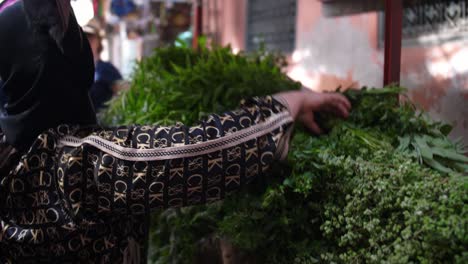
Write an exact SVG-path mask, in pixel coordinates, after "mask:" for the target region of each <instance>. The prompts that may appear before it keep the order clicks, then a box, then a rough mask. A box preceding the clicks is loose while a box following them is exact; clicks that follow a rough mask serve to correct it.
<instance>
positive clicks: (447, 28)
mask: <svg viewBox="0 0 468 264" xmlns="http://www.w3.org/2000/svg"><path fill="white" fill-rule="evenodd" d="M413 2H414V4H413V5H411V6H409V7H405V9H404V11H403V45H405V46H409V45H415V44H418V45H421V44H422V45H434V44H440V43H441V42H447V41H452V40H461V39H468V0H452V1H435V0H419V1H413ZM379 29H380V30H379V40H380V44H381V46H383V41H384V36H385V17H384V15H383V13H382V15H380V18H379Z"/></svg>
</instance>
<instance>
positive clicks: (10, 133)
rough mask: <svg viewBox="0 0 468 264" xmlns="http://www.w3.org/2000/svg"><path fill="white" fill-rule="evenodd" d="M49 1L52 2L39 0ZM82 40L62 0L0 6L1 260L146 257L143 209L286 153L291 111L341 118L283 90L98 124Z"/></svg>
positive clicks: (176, 200) (337, 103)
mask: <svg viewBox="0 0 468 264" xmlns="http://www.w3.org/2000/svg"><path fill="white" fill-rule="evenodd" d="M49 4H51V5H50V6H47V5H49ZM93 75H94V63H93V56H92V52H91V50H90V47H89V44H88V42H87V41H86V39H85V36H84V34H83V32H82V30H81V29H80V27H79V26H78V24H77V23H76V19H75V17H74V15H73V12H72V11H71V10H70V8H69V3H68V2H67V1H63V0H57V1H56V2H55V1H47V2H45V1H43V0H40V1H39V0H24V1H18V2H17V3H15V4H13V5H12V6H10V7H8V8H6V9H5V10H3V12H2V13H0V77H1V79H2V80H4V82H5V83H4V87H3V90H4V92H5V94H6V98H7V103H6V104H5V105H4V107H3V110H2V114H1V117H0V127H1V131H2V132H1V133H0V134H1V135H0V136H1V138H3V139H2V141H1V143H0V263H145V262H146V253H147V241H148V227H149V221H148V220H149V215H150V212H152V211H154V210H158V209H161V208H168V207H181V206H190V205H196V204H204V203H209V202H214V201H217V200H220V199H223V198H224V197H225V196H226V195H227V194H228V193H231V192H233V191H236V190H238V189H240V188H241V187H242V186H244V185H245V184H247V183H249V182H251V181H252V180H253V179H254V178H256V177H259V176H262V175H264V174H268V169H269V167H270V165H271V164H272V163H273V162H274V161H275V160H278V159H281V158H284V157H285V155H286V153H287V146H288V140H289V135H290V132H291V130H292V126H293V122H294V120H297V119H300V120H301V121H302V122H303V123H304V125H306V126H307V127H308V128H310V129H311V131H312V132H314V133H317V134H319V133H321V130H320V128H319V127H318V126H317V124H316V123H315V121H314V112H317V111H329V112H332V113H336V114H337V115H339V116H341V117H347V115H348V112H349V110H350V107H351V106H350V104H349V102H348V101H347V100H346V99H345V98H344V97H342V96H341V95H338V94H317V93H312V92H306V91H300V92H287V93H282V94H277V95H274V96H269V97H264V98H254V99H251V100H249V101H247V102H245V103H244V104H243V105H242V106H241V107H240V108H239V109H238V110H235V111H230V112H227V113H225V114H221V115H210V116H209V117H208V118H207V119H206V120H203V121H201V122H200V124H199V125H197V126H194V127H185V126H182V125H179V126H174V127H162V126H125V127H118V128H109V129H106V128H100V127H97V126H96V119H95V113H94V111H93V108H92V106H91V103H90V100H89V96H88V89H89V87H91V85H92V83H93Z"/></svg>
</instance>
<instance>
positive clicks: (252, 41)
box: [246, 0, 297, 52]
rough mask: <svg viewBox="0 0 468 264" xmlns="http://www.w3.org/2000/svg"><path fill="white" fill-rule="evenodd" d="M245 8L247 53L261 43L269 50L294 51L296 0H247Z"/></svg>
mask: <svg viewBox="0 0 468 264" xmlns="http://www.w3.org/2000/svg"><path fill="white" fill-rule="evenodd" d="M247 8H248V10H247V12H248V13H247V38H246V40H247V43H246V47H247V50H248V51H252V50H255V49H258V48H259V47H260V45H261V44H262V43H264V44H265V46H266V48H267V49H269V50H277V51H282V52H293V51H294V48H295V39H296V12H297V11H296V8H297V0H274V1H273V0H249V1H248V4H247Z"/></svg>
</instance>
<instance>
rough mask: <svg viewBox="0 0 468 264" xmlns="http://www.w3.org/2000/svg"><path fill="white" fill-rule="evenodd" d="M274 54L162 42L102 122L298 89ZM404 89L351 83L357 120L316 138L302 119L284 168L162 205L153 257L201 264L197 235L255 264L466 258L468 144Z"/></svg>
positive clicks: (178, 115)
mask: <svg viewBox="0 0 468 264" xmlns="http://www.w3.org/2000/svg"><path fill="white" fill-rule="evenodd" d="M278 61H282V60H278V56H275V55H272V54H268V53H265V52H258V53H255V54H253V55H233V54H232V53H231V52H230V50H229V49H228V48H220V47H214V48H213V49H211V50H208V49H202V50H200V51H193V50H190V49H186V48H165V49H160V50H157V51H156V53H155V55H154V56H153V57H151V58H148V59H145V60H144V61H143V62H141V63H140V64H139V66H138V68H137V71H136V73H135V75H134V78H133V85H132V88H131V89H130V90H129V91H128V92H126V93H124V94H122V95H121V96H120V97H119V98H117V99H116V100H114V101H113V102H112V104H111V106H110V108H109V110H108V112H107V113H106V114H105V120H106V121H107V122H110V123H112V124H128V123H158V122H163V123H166V124H170V123H173V122H175V121H183V122H185V123H187V124H193V123H194V122H196V120H198V119H199V118H200V117H201V116H203V115H205V113H210V112H220V111H223V110H227V109H229V108H234V107H235V106H236V105H237V104H238V102H239V101H240V99H242V98H245V97H250V96H254V95H265V94H272V93H276V92H279V91H282V90H290V89H297V88H298V86H299V85H298V84H297V83H295V82H293V81H291V80H289V79H288V78H287V77H286V76H285V75H284V74H282V72H281V69H280V67H278V66H277V63H278ZM403 93H404V89H402V88H399V87H386V88H381V89H367V88H364V89H362V90H349V91H346V92H345V95H346V96H347V97H348V98H349V99H350V100H351V101H352V103H353V111H352V113H351V116H350V118H349V119H348V120H346V121H342V120H337V119H334V118H332V117H328V116H323V115H322V116H320V119H321V123H322V126H324V127H326V128H327V129H328V130H329V133H328V134H327V135H325V136H321V137H312V136H310V135H308V134H307V133H305V132H303V130H301V129H300V128H298V129H297V130H296V135H295V137H294V140H293V142H292V144H291V151H290V156H289V162H288V164H284V165H281V167H280V168H279V169H278V170H275V171H276V172H277V174H279V175H275V176H272V177H269V178H268V179H264V180H263V181H260V182H259V183H257V184H254V185H253V186H252V187H250V190H248V191H246V192H242V193H239V194H238V195H234V196H232V197H229V198H228V199H226V200H225V201H224V202H223V203H218V204H214V205H209V206H200V207H192V208H184V209H181V210H180V209H178V210H167V211H165V212H161V213H160V214H158V215H156V216H155V217H154V219H153V220H154V221H153V222H154V228H153V232H152V236H151V239H152V243H153V250H152V253H151V256H150V257H151V260H152V261H153V262H154V263H194V262H195V259H196V257H197V255H198V253H199V246H198V245H199V243H198V242H199V241H200V240H201V239H202V238H207V237H223V238H227V239H229V240H230V241H231V242H232V243H233V244H234V245H235V246H237V247H238V248H239V249H240V250H242V251H244V252H246V253H249V252H254V253H255V254H253V255H255V259H254V261H255V262H256V263H304V264H305V263H467V262H468V250H467V248H468V236H467V232H466V231H467V228H468V209H467V207H466V203H467V201H468V192H467V182H466V175H467V174H468V168H467V162H468V159H467V158H466V156H464V155H463V154H464V153H465V151H466V149H464V148H463V147H462V146H461V145H460V144H457V143H453V142H452V141H450V140H449V139H448V138H447V134H448V133H449V131H450V128H449V127H448V126H446V125H443V124H440V123H437V122H433V121H431V120H430V119H428V118H427V117H426V116H425V115H424V114H421V113H418V112H417V111H416V109H415V108H414V107H413V106H412V105H411V104H410V103H402V104H399V103H398V97H399V96H401V95H402V94H403ZM142 113H144V114H142Z"/></svg>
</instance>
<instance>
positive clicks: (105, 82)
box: [83, 19, 125, 111]
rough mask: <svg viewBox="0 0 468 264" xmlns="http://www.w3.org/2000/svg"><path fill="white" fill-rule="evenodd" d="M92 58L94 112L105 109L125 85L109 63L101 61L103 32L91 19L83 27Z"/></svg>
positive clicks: (96, 22)
mask: <svg viewBox="0 0 468 264" xmlns="http://www.w3.org/2000/svg"><path fill="white" fill-rule="evenodd" d="M83 31H84V33H85V34H86V36H87V38H88V40H89V44H90V46H91V49H92V51H93V56H94V65H95V74H94V84H93V86H92V87H91V90H90V96H91V100H92V102H93V105H94V107H95V109H96V111H99V110H102V109H103V108H105V107H106V105H105V103H106V102H107V101H109V100H110V99H112V97H113V96H114V95H116V94H117V93H118V92H119V91H120V90H121V89H123V87H124V86H125V85H123V83H124V82H123V78H122V74H121V73H120V72H119V70H118V69H117V68H116V67H115V66H114V65H112V63H110V62H105V61H103V60H102V59H101V53H102V50H103V46H102V40H103V38H104V34H105V33H104V30H103V29H102V27H101V24H100V23H99V21H98V20H96V19H93V20H91V21H90V22H89V23H88V24H87V25H85V26H84V27H83Z"/></svg>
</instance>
